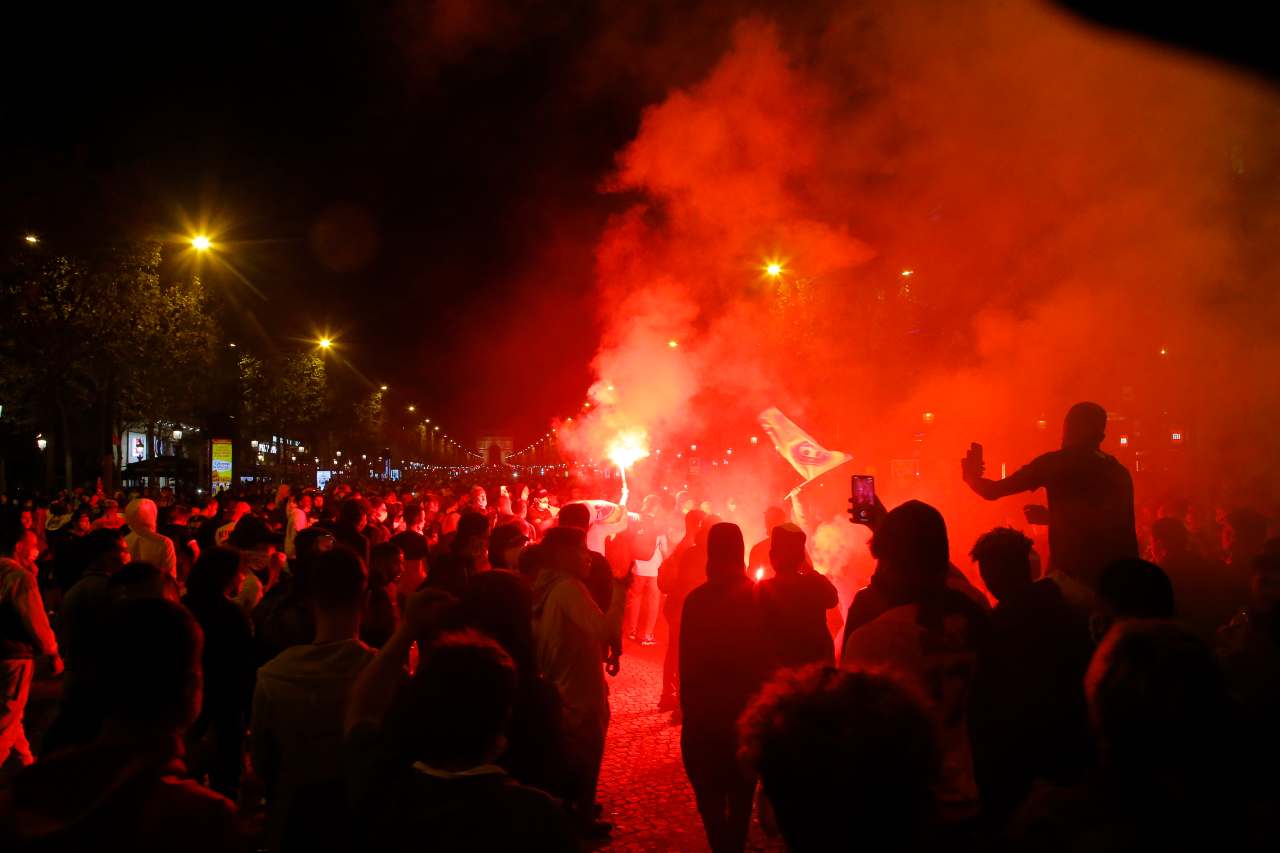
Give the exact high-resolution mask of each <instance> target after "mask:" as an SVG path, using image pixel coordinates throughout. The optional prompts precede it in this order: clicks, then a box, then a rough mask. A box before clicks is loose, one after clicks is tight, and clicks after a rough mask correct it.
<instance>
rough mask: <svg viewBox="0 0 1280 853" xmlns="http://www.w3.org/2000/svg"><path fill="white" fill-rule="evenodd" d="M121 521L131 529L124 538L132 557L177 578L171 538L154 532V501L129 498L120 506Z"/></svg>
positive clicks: (176, 559) (176, 566) (175, 556)
mask: <svg viewBox="0 0 1280 853" xmlns="http://www.w3.org/2000/svg"><path fill="white" fill-rule="evenodd" d="M124 518H125V522H126V523H127V524H128V525H129V530H130V531H132V532H131V533H129V535H128V536H126V537H124V541H125V544H126V545H128V546H129V554H130V556H131V558H132V559H134V560H141V561H143V562H146V563H151V564H152V565H153V566H155V567H156V568H157V569H159V570H160V571H162V572H164V573H165V574H167V575H169V576H170V577H172V578H173V579H174V580H177V578H178V557H177V554H176V553H175V552H174V549H173V540H171V539H170V538H169V537H168V536H161V535H160V534H159V533H157V532H156V503H155V501H153V500H150V499H149V498H139V499H137V500H134V501H130V502H129V505H128V506H127V507H125V508H124Z"/></svg>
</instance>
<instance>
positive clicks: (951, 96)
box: [562, 2, 1280, 565]
mask: <svg viewBox="0 0 1280 853" xmlns="http://www.w3.org/2000/svg"><path fill="white" fill-rule="evenodd" d="M1277 106H1280V98H1277V95H1276V93H1275V92H1274V91H1272V90H1271V89H1269V88H1268V87H1266V86H1264V85H1263V84H1260V83H1258V82H1256V81H1253V80H1251V79H1248V78H1246V77H1244V76H1241V75H1238V74H1235V73H1232V72H1229V71H1227V70H1223V69H1219V68H1215V67H1213V66H1211V65H1209V64H1207V63H1204V62H1202V61H1199V60H1194V59H1192V58H1189V57H1186V56H1182V55H1177V54H1174V53H1172V52H1169V51H1165V50H1162V49H1159V48H1156V47H1152V46H1148V45H1143V44H1139V43H1136V42H1133V41H1129V40H1126V39H1123V38H1120V37H1117V36H1114V35H1110V34H1106V33H1103V32H1100V31H1096V30H1093V29H1090V28H1088V27H1086V26H1084V25H1082V24H1080V23H1078V22H1075V21H1073V20H1071V19H1068V18H1066V17H1064V16H1062V15H1061V14H1059V13H1057V12H1055V11H1053V10H1051V9H1047V8H1045V7H1043V6H1041V5H1038V4H1032V3H997V2H986V3H972V4H963V5H960V4H943V5H940V4H936V3H928V2H902V3H892V4H889V3H886V4H881V5H880V6H879V7H878V8H875V7H872V6H869V5H867V4H847V5H841V4H836V5H833V6H831V7H829V10H828V14H827V17H826V19H825V20H824V21H823V22H822V23H821V25H818V26H815V25H814V23H813V20H812V18H807V19H806V21H805V22H804V26H800V25H798V24H797V23H796V22H788V21H780V22H774V21H770V20H765V19H762V18H757V17H750V18H747V19H744V20H742V21H740V22H739V23H738V24H737V25H736V27H735V28H734V30H733V34H732V38H731V44H730V47H729V48H728V50H727V52H726V53H725V54H724V56H723V57H722V58H721V59H720V61H719V62H718V63H717V64H716V65H715V66H714V68H713V69H712V70H711V71H710V72H709V73H708V74H707V75H706V77H705V78H704V79H702V80H701V81H699V82H697V83H696V84H694V85H691V86H688V87H686V88H682V89H678V90H675V91H672V92H670V93H669V94H668V95H667V96H666V97H665V99H664V100H662V102H661V103H658V104H656V105H655V106H653V107H652V108H650V109H649V110H648V111H647V112H646V113H645V114H644V117H643V120H642V122H641V126H640V130H639V132H638V134H637V136H636V138H635V140H634V141H633V142H632V143H631V144H630V145H629V146H627V147H626V148H625V150H623V151H622V152H621V153H620V154H619V157H618V164H617V169H616V171H615V173H614V174H613V175H612V176H611V177H610V179H609V180H608V181H607V183H606V186H605V188H606V189H607V190H608V191H610V192H615V193H625V194H630V195H632V196H634V197H635V198H636V199H637V201H636V203H635V205H634V206H633V207H631V208H630V209H629V210H627V211H626V212H625V213H622V214H620V215H619V216H617V217H616V218H615V219H614V220H612V221H611V222H610V224H609V226H608V228H607V230H606V232H605V234H604V235H603V237H602V238H601V240H600V243H599V246H598V249H597V270H596V275H597V281H598V286H599V288H600V291H601V294H602V300H601V302H602V305H603V306H604V309H603V311H604V316H603V324H604V335H603V341H602V345H601V348H600V351H599V352H598V354H597V355H596V358H595V361H594V369H595V372H596V375H597V377H598V379H599V381H598V382H597V383H596V385H595V386H594V388H593V391H592V394H593V396H594V398H595V400H596V401H597V403H599V404H600V405H598V406H597V407H596V408H595V409H594V410H593V411H592V412H591V413H590V414H588V415H587V416H586V417H584V418H578V419H576V420H575V423H574V424H573V425H571V426H570V428H569V429H567V430H562V442H563V443H564V444H565V446H566V447H568V448H569V449H570V451H571V452H575V453H578V454H580V455H584V456H591V457H593V458H598V457H599V455H600V454H601V452H602V448H603V446H604V444H605V442H606V441H607V440H608V438H609V437H610V435H611V434H612V433H613V432H614V431H616V430H617V429H618V428H620V427H621V426H628V425H640V426H643V427H644V428H646V429H647V430H648V432H649V434H650V437H651V440H652V441H653V442H654V443H655V446H658V447H677V446H682V445H683V444H685V443H687V442H688V441H689V439H690V438H691V437H701V439H702V440H703V441H705V442H708V443H711V442H717V443H718V444H719V445H720V446H723V445H726V444H731V443H733V442H740V441H741V440H742V436H744V435H745V434H746V433H747V432H749V431H750V430H751V429H752V424H753V420H754V416H755V414H756V413H757V412H759V411H760V410H761V409H763V408H765V407H767V406H770V405H778V406H780V407H781V408H782V409H783V410H784V411H786V412H787V413H788V414H789V415H791V416H792V417H793V418H795V419H796V420H797V421H798V422H800V423H801V424H802V425H803V426H805V427H806V428H807V429H809V430H810V431H811V432H813V433H814V434H815V436H817V437H818V439H819V440H820V441H823V442H825V443H827V444H829V445H831V446H833V447H836V448H838V449H841V450H847V451H849V452H851V453H853V454H854V456H855V461H854V463H852V465H851V466H846V469H842V474H847V473H852V472H853V471H854V470H859V469H860V470H869V471H874V472H875V473H876V475H877V478H878V483H879V487H880V491H881V493H882V495H883V496H884V498H885V500H886V502H887V503H888V504H889V505H891V506H892V505H893V504H895V503H898V502H901V501H902V500H905V499H908V498H911V497H920V498H923V499H926V500H931V501H934V502H936V503H937V504H938V505H939V506H940V507H941V508H942V509H943V511H944V513H945V514H946V515H947V517H948V519H949V521H950V522H951V524H952V531H953V556H954V557H955V558H956V560H957V562H958V563H960V564H962V565H964V564H966V563H967V561H966V560H964V559H963V557H962V554H963V551H964V550H967V545H968V543H970V542H971V541H972V539H973V536H974V535H975V534H976V532H978V531H979V530H980V529H982V528H984V527H988V526H991V525H992V524H994V523H998V522H1009V521H1012V522H1015V523H1018V524H1019V526H1024V525H1022V524H1021V521H1020V506H1021V504H1022V503H1023V502H1024V501H1021V500H1015V501H1006V502H1004V503H1001V504H999V505H995V506H987V505H982V504H981V503H980V502H979V501H978V499H977V498H975V497H973V496H972V495H970V494H968V493H967V492H965V491H964V490H963V487H960V486H959V485H958V474H957V465H956V460H958V458H959V457H960V456H961V455H962V453H963V452H964V449H965V447H966V446H967V443H968V441H969V440H971V439H972V440H979V441H982V442H984V444H985V445H986V447H987V450H988V459H989V461H990V464H991V465H992V466H995V467H998V466H999V464H1000V463H1001V462H1002V461H1003V462H1007V463H1008V464H1009V466H1010V470H1012V467H1013V466H1014V465H1016V464H1021V463H1022V462H1024V461H1026V460H1027V459H1028V458H1030V456H1031V455H1032V454H1034V453H1037V452H1041V451H1043V450H1047V449H1050V448H1051V447H1053V446H1056V444H1057V442H1058V436H1059V430H1060V423H1061V418H1062V416H1063V414H1064V413H1065V411H1066V409H1067V408H1068V406H1069V405H1070V404H1072V403H1074V402H1076V401H1078V400H1083V399H1093V400H1096V401H1098V402H1100V403H1102V404H1103V405H1105V406H1106V407H1107V408H1108V409H1109V410H1110V411H1111V412H1112V413H1113V417H1114V418H1115V420H1114V421H1113V424H1112V428H1111V436H1110V438H1109V443H1108V449H1109V450H1111V451H1112V452H1116V453H1118V454H1119V455H1120V456H1121V458H1122V459H1123V460H1124V461H1125V462H1126V463H1127V464H1129V465H1130V467H1131V468H1139V469H1141V470H1139V471H1138V485H1139V490H1140V493H1142V494H1145V495H1146V496H1147V497H1158V496H1159V495H1160V494H1161V493H1162V492H1164V491H1165V490H1172V491H1177V492H1180V493H1183V494H1188V493H1191V494H1193V496H1195V497H1198V498H1200V499H1201V500H1203V501H1205V502H1212V501H1224V502H1227V503H1231V502H1238V501H1243V500H1250V501H1254V502H1260V501H1261V502H1264V503H1265V502H1267V501H1274V500H1275V497H1276V495H1275V492H1274V491H1272V489H1273V488H1274V486H1273V484H1274V483H1275V482H1276V474H1277V473H1278V472H1280V459H1278V458H1277V451H1276V442H1275V441H1274V438H1273V437H1272V436H1271V435H1270V430H1271V428H1272V427H1273V425H1274V423H1275V422H1276V415H1277V413H1278V412H1280V384H1277V383H1276V382H1275V381H1274V379H1273V377H1272V373H1273V365H1274V364H1276V363H1278V361H1277V357H1278V356H1280V351H1278V349H1280V344H1278V343H1277V340H1280V339H1278V338H1277V336H1276V335H1275V334H1274V329H1275V328H1276V321H1277V319H1280V310H1278V307H1280V303H1278V301H1277V295H1276V294H1277V292H1280V291H1278V290H1277V288H1276V284H1277V281H1276V278H1277V275H1278V273H1277V269H1280V268H1278V267H1277V265H1276V264H1275V263H1274V261H1275V258H1274V257H1273V254H1274V252H1275V243H1274V240H1273V239H1271V238H1269V237H1268V236H1267V235H1269V234H1271V235H1273V234H1274V228H1275V225H1276V220H1277V208H1276V204H1275V201H1274V199H1275V198H1276V197H1277V196H1276V192H1275V191H1276V189H1277V178H1278V177H1280V172H1278V171H1277V170H1278V167H1280V163H1278V162H1277V155H1278V154H1280V150H1278V149H1277V148H1276V146H1275V145H1274V140H1275V139H1277V138H1280V134H1278V133H1277V131H1280V110H1277V109H1276V108H1277ZM775 258H777V259H779V260H782V261H784V269H785V272H784V275H783V276H782V277H780V278H779V279H778V280H774V279H770V278H769V277H767V276H764V275H762V273H761V267H762V265H763V264H764V263H765V262H766V260H770V259H775ZM904 272H909V273H910V274H909V275H904ZM671 340H675V341H677V342H678V344H679V345H678V347H675V348H672V347H670V346H669V345H668V342H669V341H671ZM1162 351H1163V352H1162ZM925 412H929V413H930V415H931V417H929V418H927V419H926V418H925V416H924V413H925ZM1041 421H1044V423H1043V424H1042V423H1041ZM1175 429H1176V430H1177V431H1179V432H1180V433H1181V434H1183V435H1185V436H1186V441H1185V442H1184V443H1183V445H1181V446H1178V447H1174V446H1171V443H1170V440H1169V436H1170V434H1171V431H1172V430H1175ZM1121 433H1124V434H1127V435H1129V436H1131V442H1130V444H1129V445H1128V446H1127V447H1126V448H1120V447H1119V446H1118V443H1117V441H1116V438H1117V436H1118V435H1119V434H1121ZM1135 450H1141V452H1142V454H1143V455H1142V457H1135V456H1134V451H1135ZM754 458H755V459H757V460H758V463H759V464H757V465H755V466H752V465H750V464H740V465H739V466H738V467H736V468H734V469H732V470H734V472H735V473H734V478H733V480H732V481H731V480H729V479H728V478H727V477H722V478H721V481H720V483H721V485H720V486H719V487H717V489H716V491H718V492H719V494H717V495H716V497H718V498H722V499H723V498H726V497H728V496H729V495H733V496H734V497H736V498H737V499H738V500H739V501H740V502H742V503H743V504H744V509H743V512H744V514H745V516H746V517H747V518H748V519H749V520H754V518H756V517H757V511H758V510H759V509H760V508H761V507H762V506H763V505H764V504H765V503H766V502H769V501H776V500H777V498H778V497H780V495H781V493H782V492H783V491H785V489H786V487H788V486H789V485H790V484H792V483H794V482H795V478H794V477H791V478H788V476H787V475H786V474H785V472H784V473H779V470H778V469H777V467H776V465H774V464H773V460H769V462H768V464H765V462H764V460H763V458H762V457H761V456H759V455H757V456H756V457H754ZM739 459H740V460H742V462H744V463H745V462H746V459H745V458H744V457H739ZM893 460H899V463H898V464H894V463H893ZM1144 466H1145V467H1144ZM917 469H918V470H919V472H920V475H919V476H918V477H917V476H915V475H914V473H908V472H914V471H915V470H917ZM844 482H847V480H845V481H844ZM824 487H825V488H828V490H829V491H830V492H836V491H839V486H838V485H837V484H835V483H831V484H829V485H828V484H825V483H824ZM840 497H841V498H842V497H843V495H841V496H840ZM818 504H819V509H820V513H821V514H822V515H823V516H826V517H833V516H834V514H835V512H836V511H837V509H838V507H839V506H840V505H841V501H840V500H839V499H832V500H829V501H818ZM846 540H847V537H845V536H844V535H843V534H841V535H839V536H837V535H835V534H833V533H830V532H828V534H827V535H826V536H825V542H824V545H823V547H826V548H831V547H836V549H837V550H840V549H841V548H844V549H845V551H846V556H847V552H848V550H849V549H852V548H853V547H854V546H853V545H852V544H850V543H848V542H847V541H846ZM833 542H835V543H837V544H836V545H832V543H833ZM841 543H843V544H841ZM832 559H833V560H834V559H836V558H832Z"/></svg>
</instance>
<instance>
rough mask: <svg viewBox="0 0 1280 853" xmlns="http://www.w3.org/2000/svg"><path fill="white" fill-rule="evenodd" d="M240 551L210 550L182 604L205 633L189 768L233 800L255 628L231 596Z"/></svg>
mask: <svg viewBox="0 0 1280 853" xmlns="http://www.w3.org/2000/svg"><path fill="white" fill-rule="evenodd" d="M241 571H242V570H241V568H240V555H239V554H237V553H236V552H235V551H232V550H231V549H229V548H210V549H209V550H208V551H205V552H204V553H202V554H201V555H200V559H198V560H196V564H195V565H194V566H192V567H191V576H190V577H189V578H187V594H186V595H185V596H183V599H182V603H183V604H184V605H186V607H187V609H188V610H190V611H191V613H192V615H193V616H195V617H196V621H197V622H199V623H200V628H201V630H203V632H204V652H203V659H202V669H203V670H204V706H203V708H202V709H201V711H200V716H199V717H198V718H197V719H196V721H195V724H194V725H192V727H191V731H190V733H189V737H190V741H191V745H192V746H191V753H192V767H193V770H195V771H196V772H197V773H198V772H200V771H202V770H203V771H205V772H207V773H208V775H209V786H210V787H211V788H213V789H214V790H215V791H217V792H218V793H220V794H223V795H224V796H226V797H228V798H230V799H233V800H234V799H235V797H236V795H237V794H238V793H239V790H240V775H241V769H242V766H243V747H244V732H245V728H246V725H247V723H248V720H249V707H250V704H251V702H252V700H253V679H254V669H255V663H256V661H255V658H254V647H253V629H252V627H251V626H250V623H249V617H248V616H247V615H245V612H244V610H243V609H242V608H241V607H240V606H239V605H238V604H236V603H235V602H234V601H233V600H232V598H231V596H233V595H235V593H236V591H237V590H239V588H240V582H241V580H242V577H243V576H242V575H241Z"/></svg>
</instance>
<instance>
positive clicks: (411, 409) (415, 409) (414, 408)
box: [409, 405, 418, 412]
mask: <svg viewBox="0 0 1280 853" xmlns="http://www.w3.org/2000/svg"><path fill="white" fill-rule="evenodd" d="M409 411H411V412H416V411H418V407H417V406H413V405H411V406H409Z"/></svg>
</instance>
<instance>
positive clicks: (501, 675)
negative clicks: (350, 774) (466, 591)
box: [402, 631, 517, 770]
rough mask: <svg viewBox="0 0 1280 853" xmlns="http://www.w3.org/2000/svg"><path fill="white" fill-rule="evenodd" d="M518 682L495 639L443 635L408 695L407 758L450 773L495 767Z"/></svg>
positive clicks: (465, 634) (466, 634) (469, 633)
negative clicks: (494, 761) (450, 771)
mask: <svg viewBox="0 0 1280 853" xmlns="http://www.w3.org/2000/svg"><path fill="white" fill-rule="evenodd" d="M516 678H517V676H516V668H515V664H514V663H513V662H512V660H511V656H510V655H508V654H507V653H506V652H505V651H503V649H502V647H501V646H499V645H498V643H497V642H495V641H494V640H492V639H490V638H489V637H486V636H484V635H483V634H480V633H478V632H476V631H459V632H453V633H447V634H444V635H442V636H441V637H440V638H439V639H438V640H437V641H436V643H435V645H434V647H433V648H432V649H431V651H430V653H429V654H428V655H427V656H426V660H425V661H424V662H423V664H422V666H421V668H420V669H419V670H418V673H417V675H415V676H414V678H413V680H412V681H411V682H410V684H409V687H408V689H407V691H406V694H405V707H404V712H405V713H404V719H405V720H406V721H407V722H408V724H407V725H405V726H404V727H403V729H402V731H403V734H402V738H403V746H404V748H405V750H406V752H407V757H409V758H411V759H413V760H416V761H423V762H426V763H427V764H429V765H431V766H433V767H438V768H441V769H444V770H465V769H467V768H471V767H475V766H477V765H480V764H485V763H488V762H490V761H493V760H494V759H495V758H496V757H497V756H498V755H499V754H500V753H501V751H502V748H503V734H504V732H505V731H506V727H507V721H508V719H509V718H510V716H511V706H512V702H513V701H514V699H515V690H516ZM409 721H411V722H409Z"/></svg>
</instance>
